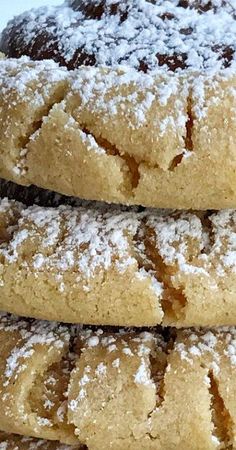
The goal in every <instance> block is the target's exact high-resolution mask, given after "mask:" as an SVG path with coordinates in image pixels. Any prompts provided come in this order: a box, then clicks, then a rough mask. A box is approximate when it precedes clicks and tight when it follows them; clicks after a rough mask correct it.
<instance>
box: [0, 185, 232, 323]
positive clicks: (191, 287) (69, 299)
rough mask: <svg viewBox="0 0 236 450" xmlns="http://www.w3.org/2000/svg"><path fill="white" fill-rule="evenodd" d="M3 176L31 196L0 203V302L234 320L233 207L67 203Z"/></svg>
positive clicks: (170, 318)
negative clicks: (155, 207) (198, 209)
mask: <svg viewBox="0 0 236 450" xmlns="http://www.w3.org/2000/svg"><path fill="white" fill-rule="evenodd" d="M1 186H2V187H1V189H2V191H3V192H5V193H8V194H9V195H11V196H12V197H13V198H17V197H18V198H19V199H20V198H26V199H27V202H28V206H26V205H24V204H22V203H19V202H17V201H15V200H11V199H7V198H5V199H2V200H1V203H0V225H1V226H0V230H1V231H0V236H1V244H0V308H1V309H2V310H4V311H8V312H12V313H15V314H19V315H25V316H29V317H35V318H41V319H48V320H52V319H53V320H60V321H64V322H71V323H90V324H96V325H119V326H153V325H156V324H164V325H172V326H176V327H183V326H219V325H234V323H235V298H236V297H235V292H236V288H235V283H236V275H235V232H236V231H235V230H236V213H235V211H234V210H225V211H219V212H204V213H202V212H195V213H194V212H180V211H179V212H178V211H163V210H160V211H157V210H151V209H150V210H139V209H137V208H131V209H129V208H125V207H116V206H113V207H111V206H109V205H106V204H94V203H92V202H91V203H89V202H85V203H83V202H82V201H77V200H76V199H70V202H71V205H70V204H64V202H65V199H66V198H65V197H64V198H60V196H58V195H57V194H53V193H47V192H46V193H45V192H43V191H40V190H36V191H35V192H34V190H30V191H28V188H25V189H24V188H19V187H17V186H13V185H11V186H9V185H6V184H4V183H2V185H1ZM25 192H26V193H27V194H28V197H25ZM30 196H31V198H30ZM34 201H36V202H39V203H41V204H44V205H45V203H46V204H48V203H49V204H51V205H54V206H51V207H47V206H38V205H33V203H34ZM68 203H69V199H68ZM30 204H31V206H30ZM55 205H57V206H55ZM72 205H73V206H72Z"/></svg>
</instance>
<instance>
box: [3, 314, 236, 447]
mask: <svg viewBox="0 0 236 450" xmlns="http://www.w3.org/2000/svg"><path fill="white" fill-rule="evenodd" d="M0 341H1V349H2V351H1V354H0V406H1V408H0V429H2V430H5V431H6V432H9V431H11V432H15V433H20V434H24V435H27V434H28V435H29V434H30V435H31V436H35V437H37V438H43V439H47V438H49V439H52V440H61V441H62V442H66V443H67V444H68V443H71V444H75V445H76V442H77V443H78V442H79V441H80V442H81V443H82V444H84V445H86V446H87V447H86V448H88V450H93V449H94V450H100V449H106V448H110V449H120V450H121V449H124V448H125V449H129V450H131V449H134V450H136V449H137V448H142V449H143V450H146V449H147V450H149V449H153V450H154V449H160V450H162V449H170V450H171V449H176V450H183V449H189V450H199V449H202V450H213V449H229V448H234V446H235V444H234V442H235V423H236V413H235V395H236V393H235V386H236V382H235V381H236V360H235V355H236V347H235V342H236V331H235V328H234V327H232V328H226V327H225V328H218V329H208V330H201V329H186V330H179V331H174V330H172V332H171V333H168V332H167V331H166V330H155V329H153V330H152V331H149V332H147V331H144V330H141V331H140V332H138V331H137V330H136V331H134V330H131V329H130V330H125V329H120V330H117V329H103V330H102V329H97V330H96V329H89V328H84V329H83V328H81V327H75V326H72V327H69V326H66V325H61V324H56V323H47V322H40V321H35V320H29V319H19V318H17V317H13V316H9V315H4V314H2V315H1V317H0ZM190 436H191V439H190ZM230 446H231V447H230Z"/></svg>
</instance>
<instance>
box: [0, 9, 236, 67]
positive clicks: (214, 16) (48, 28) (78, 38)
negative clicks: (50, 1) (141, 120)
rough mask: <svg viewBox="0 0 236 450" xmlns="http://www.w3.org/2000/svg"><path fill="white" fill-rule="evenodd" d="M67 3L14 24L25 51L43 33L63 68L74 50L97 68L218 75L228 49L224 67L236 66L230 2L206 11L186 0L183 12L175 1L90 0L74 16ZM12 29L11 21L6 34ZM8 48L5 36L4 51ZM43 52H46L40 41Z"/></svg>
mask: <svg viewBox="0 0 236 450" xmlns="http://www.w3.org/2000/svg"><path fill="white" fill-rule="evenodd" d="M70 3H72V2H69V1H68V2H66V3H65V4H64V5H63V6H58V7H54V8H53V7H45V8H44V7H42V8H39V9H37V10H36V9H35V10H31V11H30V12H28V13H25V14H23V15H21V16H19V17H18V18H17V19H15V21H16V22H15V23H16V24H18V26H19V24H22V23H24V29H23V31H22V36H21V39H22V40H23V44H24V46H25V47H26V48H27V47H28V48H32V46H33V45H34V42H35V39H36V36H37V35H41V33H42V30H43V31H44V32H45V33H47V36H49V39H50V38H51V41H52V43H54V46H55V42H60V45H59V52H58V50H57V51H54V54H55V55H57V52H58V53H59V55H60V56H61V59H62V60H64V61H65V63H66V64H69V63H70V62H71V61H73V60H75V61H76V56H75V55H76V52H77V49H80V53H81V54H82V55H84V59H82V58H81V60H82V61H85V64H86V60H87V61H88V63H89V64H92V63H93V64H94V63H95V64H96V65H98V66H112V67H117V66H118V65H126V66H128V67H133V68H135V69H139V68H140V66H141V68H142V69H143V70H148V71H153V70H155V69H157V67H158V63H159V69H158V70H163V71H165V70H166V69H167V65H168V64H169V66H170V67H171V68H172V67H173V66H177V68H179V69H183V68H185V67H186V68H187V69H191V70H194V71H196V70H199V69H200V70H201V69H204V70H205V71H210V70H212V69H213V70H220V69H221V68H222V66H223V67H224V56H225V54H224V52H225V48H229V49H230V54H229V56H228V59H227V58H226V60H227V62H228V60H230V61H229V62H232V60H233V62H235V54H234V51H235V34H236V23H235V16H234V13H235V8H236V4H235V1H234V0H231V1H230V2H223V1H216V0H214V1H212V2H209V3H211V7H210V8H208V7H206V5H207V4H206V2H204V1H200V2H198V3H199V4H200V6H199V7H196V8H195V7H194V2H193V1H190V2H189V4H190V6H191V8H186V7H182V6H181V2H179V1H177V0H174V1H171V2H170V1H168V0H157V1H155V2H153V1H147V0H126V1H120V2H119V3H118V5H117V3H116V2H111V1H108V0H107V1H106V2H97V1H95V0H92V1H91V2H90V4H88V2H87V1H86V0H84V1H83V2H81V3H80V5H79V7H78V8H77V9H78V10H77V11H74V10H73V9H72V8H71V7H70V6H69V4H70ZM77 3H78V2H77ZM99 3H100V9H99V7H98V5H99ZM183 3H186V2H182V4H183ZM114 4H116V7H114ZM77 6H78V5H77ZM112 6H113V7H112ZM13 26H14V21H13V22H10V24H9V29H10V30H11V27H13ZM52 36H53V38H52ZM7 44H8V36H7V34H6V33H5V34H3V41H2V44H1V47H2V48H3V50H4V48H7ZM16 47H17V45H16ZM42 47H43V48H44V47H45V49H46V48H47V46H45V44H44V43H43V42H42ZM52 54H53V52H52ZM220 56H222V58H221V57H220ZM55 57H56V56H55ZM58 59H59V58H58ZM78 59H79V58H78ZM79 61H80V60H79Z"/></svg>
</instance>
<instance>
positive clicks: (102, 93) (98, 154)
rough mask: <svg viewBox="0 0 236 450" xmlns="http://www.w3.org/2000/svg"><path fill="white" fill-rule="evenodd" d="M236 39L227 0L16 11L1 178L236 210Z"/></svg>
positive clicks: (4, 46) (4, 76)
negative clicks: (17, 14)
mask: <svg viewBox="0 0 236 450" xmlns="http://www.w3.org/2000/svg"><path fill="white" fill-rule="evenodd" d="M32 23H33V25H34V26H33V27H32ZM235 36H236V23H235V11H234V6H233V5H232V3H231V2H225V1H223V0H222V1H221V0H220V1H218V0H217V1H216V0H214V1H213V0H212V1H209V2H206V1H203V0H199V1H193V0H189V1H177V0H176V1H174V2H168V1H164V0H158V1H157V0H156V1H148V0H145V1H141V0H135V1H134V0H132V1H131V0H129V1H128V2H124V1H122V0H120V1H115V0H114V1H112V2H111V1H108V0H93V1H92V2H88V1H87V0H83V1H73V2H72V1H67V3H66V4H64V5H63V6H59V7H55V8H40V9H38V10H33V11H31V12H29V13H25V14H24V15H21V16H19V17H18V18H15V19H14V20H13V21H12V22H10V24H9V25H8V27H7V28H6V30H5V31H4V32H3V34H2V38H1V44H0V49H1V50H2V51H4V52H5V53H6V55H7V56H8V59H5V60H4V59H2V60H1V61H0V99H1V100H0V137H1V139H0V175H1V176H2V177H3V178H6V179H9V180H13V181H16V182H17V183H20V184H25V185H31V184H36V185H38V186H41V187H44V188H47V189H51V190H54V191H58V192H60V193H63V194H66V195H74V196H79V197H81V198H85V199H91V200H103V201H107V202H114V203H124V204H142V205H145V206H151V207H165V208H166V207H167V208H181V209H193V208H197V209H209V208H210V209H221V208H234V207H236V179H235V165H236V163H235V140H236V133H235V129H236V127H235V117H236V115H235V106H236V100H235V98H236V97H235V67H236V65H235V60H236V56H235V55H236V54H235V49H236V44H235ZM22 55H27V57H26V56H22ZM27 58H28V59H27ZM58 64H60V66H59V65H58ZM222 168H223V169H222ZM206 171H207V176H205V175H206Z"/></svg>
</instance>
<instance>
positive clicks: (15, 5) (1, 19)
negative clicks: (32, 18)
mask: <svg viewBox="0 0 236 450" xmlns="http://www.w3.org/2000/svg"><path fill="white" fill-rule="evenodd" d="M60 3H63V0H0V32H1V30H2V29H3V28H4V27H5V26H6V24H7V22H8V20H10V19H12V18H13V16H16V15H17V14H20V13H22V12H23V11H26V10H27V9H31V8H37V7H38V6H43V5H59V4H60Z"/></svg>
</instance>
